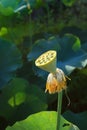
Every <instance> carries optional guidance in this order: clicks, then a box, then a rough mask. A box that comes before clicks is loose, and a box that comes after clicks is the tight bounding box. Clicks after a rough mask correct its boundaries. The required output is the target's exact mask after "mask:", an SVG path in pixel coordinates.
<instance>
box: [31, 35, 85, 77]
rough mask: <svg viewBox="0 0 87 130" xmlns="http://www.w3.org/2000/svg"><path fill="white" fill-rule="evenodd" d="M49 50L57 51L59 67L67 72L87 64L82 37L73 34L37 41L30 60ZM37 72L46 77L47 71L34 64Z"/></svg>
mask: <svg viewBox="0 0 87 130" xmlns="http://www.w3.org/2000/svg"><path fill="white" fill-rule="evenodd" d="M48 50H56V51H57V67H59V68H61V69H62V70H63V71H64V72H65V74H70V73H71V72H72V71H73V70H74V69H75V68H81V67H85V66H86V64H87V53H86V52H85V51H84V50H83V49H82V48H81V43H80V39H79V38H78V37H76V36H75V35H72V34H65V35H64V36H63V37H61V38H60V37H50V38H49V39H48V40H45V39H41V40H39V41H37V42H36V43H35V44H34V46H33V47H32V50H31V52H30V53H29V54H28V60H35V59H36V58H37V57H38V56H40V55H41V54H42V53H44V52H45V51H48ZM34 70H35V73H36V74H38V75H39V76H42V77H44V76H45V75H47V73H46V72H45V71H42V70H41V69H38V68H37V67H35V66H34Z"/></svg>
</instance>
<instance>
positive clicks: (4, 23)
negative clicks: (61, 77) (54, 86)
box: [0, 0, 87, 130]
mask: <svg viewBox="0 0 87 130" xmlns="http://www.w3.org/2000/svg"><path fill="white" fill-rule="evenodd" d="M86 14H87V2H86V1H85V0H83V1H81V0H78V1H76V0H59V1H57V0H56V1H54V0H12V1H10V0H0V130H5V129H6V130H11V129H12V130H13V129H16V128H17V129H21V127H22V129H24V128H25V129H26V130H27V126H28V129H31V130H33V129H34V127H35V129H36V126H34V125H32V122H35V124H36V123H37V122H38V123H37V125H38V129H39V127H41V128H42V129H41V130H46V129H49V128H50V130H51V129H52V130H53V129H54V130H55V125H54V123H55V122H56V116H55V113H56V112H52V111H56V106H57V95H56V94H54V95H49V94H48V93H46V94H45V93H44V90H45V84H46V77H47V74H48V73H46V72H45V71H42V70H40V69H38V68H36V67H35V64H34V61H35V59H36V58H37V57H38V56H39V55H40V54H42V53H43V52H45V51H47V50H50V49H53V50H56V51H57V54H58V55H57V67H59V68H61V69H62V70H63V71H64V73H65V74H67V75H68V76H69V77H70V78H71V81H67V86H68V88H67V93H68V96H69V98H70V100H71V104H70V106H68V107H67V104H68V101H67V98H66V95H65V93H64V94H63V105H62V114H63V116H64V118H65V119H67V120H68V121H71V122H72V123H74V124H75V125H77V126H78V127H79V128H78V127H76V126H75V125H72V126H71V128H70V126H68V127H63V126H61V130H62V129H65V130H68V129H69V130H71V129H72V130H75V129H77V130H78V129H80V130H86V129H87V121H86V118H87V81H86V80H87V15H86ZM68 110H69V111H68ZM43 111H45V112H43ZM49 111H51V113H50V112H49ZM35 113H36V114H35ZM49 113H50V117H52V120H53V124H52V127H50V124H51V123H52V122H51V121H50V122H49V123H48V125H45V124H47V123H46V121H47V120H48V118H49V116H48V115H49ZM75 113H76V114H75ZM84 113H85V114H84ZM70 115H71V116H70ZM28 116H29V117H28ZM34 116H35V118H36V119H34ZM39 117H40V118H41V119H39ZM25 118H26V119H25ZM44 118H45V119H46V120H44V121H43V119H44ZM61 118H62V117H61ZM65 119H63V124H62V125H64V122H68V121H66V120H65ZM18 121H19V122H18ZM41 121H42V122H41ZM15 122H17V123H16V124H14V123H15ZM29 123H30V124H31V125H29ZM69 123H70V122H69ZM13 124H14V125H13ZM8 125H9V126H8ZM10 125H13V126H12V127H10ZM7 126H8V127H7ZM6 127H7V128H6ZM30 127H31V128H30Z"/></svg>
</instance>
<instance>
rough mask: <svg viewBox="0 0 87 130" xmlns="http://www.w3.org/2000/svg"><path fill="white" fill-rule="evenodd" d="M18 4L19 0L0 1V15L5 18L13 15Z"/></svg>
mask: <svg viewBox="0 0 87 130" xmlns="http://www.w3.org/2000/svg"><path fill="white" fill-rule="evenodd" d="M19 2H20V0H0V13H1V14H2V15H5V16H9V15H11V14H13V13H14V9H15V8H16V7H17V6H18V3H19Z"/></svg>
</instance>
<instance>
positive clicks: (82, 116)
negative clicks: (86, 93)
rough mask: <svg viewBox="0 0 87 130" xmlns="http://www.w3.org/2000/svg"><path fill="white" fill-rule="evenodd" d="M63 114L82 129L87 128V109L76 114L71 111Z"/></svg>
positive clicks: (85, 129) (86, 129)
mask: <svg viewBox="0 0 87 130" xmlns="http://www.w3.org/2000/svg"><path fill="white" fill-rule="evenodd" d="M63 116H64V117H65V118H66V119H67V120H69V121H71V122H72V123H74V124H76V125H77V126H78V127H79V129H80V130H87V111H85V112H81V113H76V114H75V113H73V112H71V111H66V112H65V113H64V114H63Z"/></svg>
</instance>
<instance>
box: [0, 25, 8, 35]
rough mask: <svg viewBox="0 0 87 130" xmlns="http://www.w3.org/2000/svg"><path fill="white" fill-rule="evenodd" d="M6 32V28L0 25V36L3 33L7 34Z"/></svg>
mask: <svg viewBox="0 0 87 130" xmlns="http://www.w3.org/2000/svg"><path fill="white" fill-rule="evenodd" d="M7 33H8V30H7V28H5V27H2V28H1V30H0V36H3V35H5V34H7Z"/></svg>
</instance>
